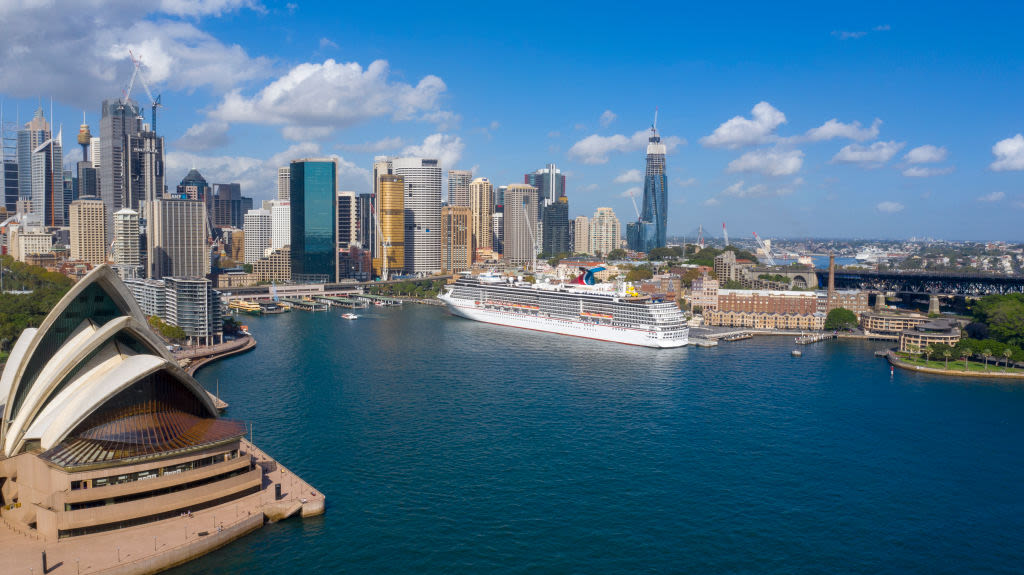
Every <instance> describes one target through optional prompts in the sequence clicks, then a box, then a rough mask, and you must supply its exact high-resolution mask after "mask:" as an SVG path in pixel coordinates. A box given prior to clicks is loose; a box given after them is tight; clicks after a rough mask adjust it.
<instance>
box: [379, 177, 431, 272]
mask: <svg viewBox="0 0 1024 575" xmlns="http://www.w3.org/2000/svg"><path fill="white" fill-rule="evenodd" d="M391 172H392V173H393V174H394V175H396V176H402V178H403V181H404V182H405V271H406V273H410V274H433V273H437V272H439V271H441V163H440V162H439V161H438V160H436V159H426V158H395V159H393V160H391Z"/></svg>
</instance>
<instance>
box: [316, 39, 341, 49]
mask: <svg viewBox="0 0 1024 575" xmlns="http://www.w3.org/2000/svg"><path fill="white" fill-rule="evenodd" d="M337 47H338V44H337V43H335V42H334V40H331V39H330V38H320V49H321V50H326V49H328V48H337Z"/></svg>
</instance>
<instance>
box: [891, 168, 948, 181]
mask: <svg viewBox="0 0 1024 575" xmlns="http://www.w3.org/2000/svg"><path fill="white" fill-rule="evenodd" d="M952 173H953V166H946V167H945V168H928V167H925V166H910V167H909V168H907V169H905V170H903V175H904V176H907V177H908V178H928V177H931V176H944V175H946V174H952Z"/></svg>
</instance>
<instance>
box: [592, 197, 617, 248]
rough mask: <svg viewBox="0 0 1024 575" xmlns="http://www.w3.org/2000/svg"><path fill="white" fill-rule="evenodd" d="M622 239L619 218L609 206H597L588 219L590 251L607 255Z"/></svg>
mask: <svg viewBox="0 0 1024 575" xmlns="http://www.w3.org/2000/svg"><path fill="white" fill-rule="evenodd" d="M621 241H622V235H621V231H620V229H619V218H617V217H615V210H613V209H611V208H597V211H595V212H594V219H592V220H590V253H592V254H595V255H602V256H607V255H608V252H610V251H612V250H614V249H616V248H618V247H619V244H620V243H621Z"/></svg>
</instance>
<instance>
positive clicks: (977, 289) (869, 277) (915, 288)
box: [814, 269, 1024, 297]
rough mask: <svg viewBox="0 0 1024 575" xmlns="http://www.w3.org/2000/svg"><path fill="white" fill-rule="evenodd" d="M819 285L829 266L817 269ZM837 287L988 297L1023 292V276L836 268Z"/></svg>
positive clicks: (824, 284) (821, 283)
mask: <svg viewBox="0 0 1024 575" xmlns="http://www.w3.org/2000/svg"><path fill="white" fill-rule="evenodd" d="M814 272H815V274H817V276H818V284H819V285H822V286H826V285H828V269H816V270H814ZM835 282H836V288H837V289H860V290H869V291H878V292H884V293H887V292H895V293H911V294H929V295H931V294H942V295H959V296H976V297H981V296H986V295H993V294H1008V293H1024V276H1008V275H995V274H982V273H975V274H971V273H958V272H950V273H938V272H898V271H891V272H876V271H866V270H865V271H860V270H857V271H854V270H840V269H837V270H836V276H835Z"/></svg>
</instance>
